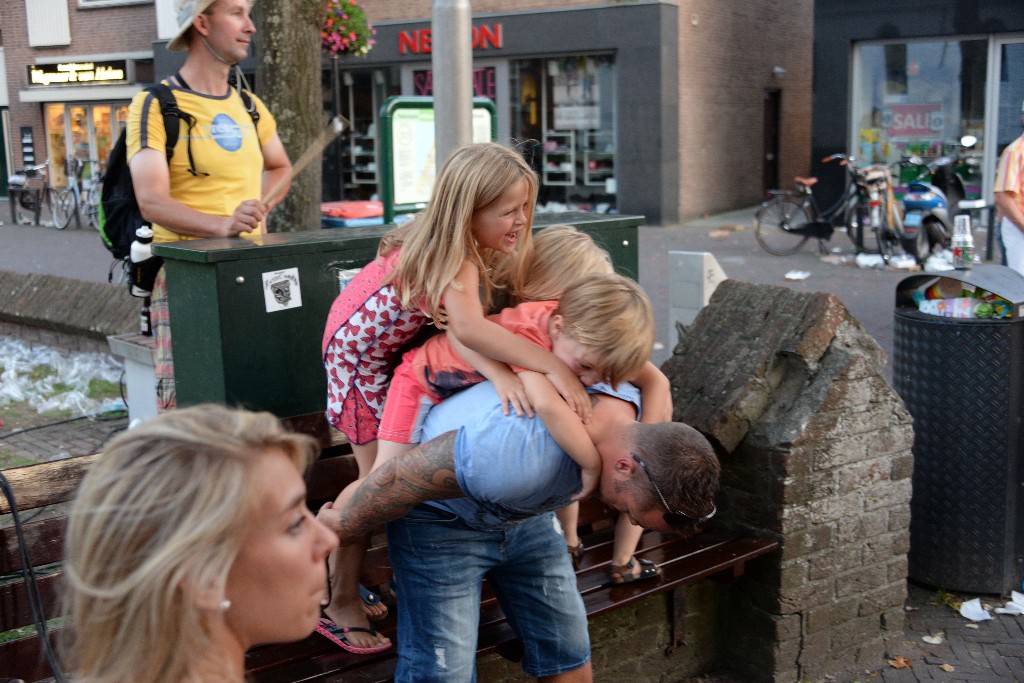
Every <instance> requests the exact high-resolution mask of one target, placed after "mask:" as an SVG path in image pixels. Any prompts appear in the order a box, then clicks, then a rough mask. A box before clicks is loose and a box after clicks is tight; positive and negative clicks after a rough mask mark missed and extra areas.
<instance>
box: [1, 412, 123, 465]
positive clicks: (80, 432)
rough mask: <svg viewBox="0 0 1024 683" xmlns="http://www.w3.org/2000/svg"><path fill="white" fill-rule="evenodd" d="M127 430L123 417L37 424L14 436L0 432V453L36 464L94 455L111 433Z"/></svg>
mask: <svg viewBox="0 0 1024 683" xmlns="http://www.w3.org/2000/svg"><path fill="white" fill-rule="evenodd" d="M127 426H128V418H127V416H118V417H85V418H77V419H72V420H68V421H61V422H56V423H49V422H46V421H40V422H39V423H37V424H36V425H34V426H32V427H27V428H25V429H22V430H20V431H17V432H7V431H6V429H2V428H0V451H4V452H6V453H9V454H11V455H13V456H15V457H17V458H18V459H21V458H31V459H32V460H35V461H38V462H46V461H49V460H57V459H60V458H66V457H71V456H76V455H92V454H93V453H98V452H99V450H100V448H101V447H102V446H103V444H104V443H105V442H106V441H107V439H109V438H110V437H111V436H113V435H114V434H115V433H117V432H119V431H121V430H123V429H125V428H126V427H127Z"/></svg>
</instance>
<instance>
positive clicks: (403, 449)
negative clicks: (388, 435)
mask: <svg viewBox="0 0 1024 683" xmlns="http://www.w3.org/2000/svg"><path fill="white" fill-rule="evenodd" d="M377 444H378V445H377V457H376V459H375V460H374V461H373V467H371V468H370V471H371V472H372V471H373V470H375V469H377V468H378V467H380V466H381V465H383V464H384V463H386V462H387V461H389V460H393V459H395V458H397V457H399V456H400V455H403V454H405V453H408V452H409V451H411V450H412V448H413V446H415V445H416V444H414V443H397V442H395V441H385V440H383V439H381V440H380V441H378V442H377Z"/></svg>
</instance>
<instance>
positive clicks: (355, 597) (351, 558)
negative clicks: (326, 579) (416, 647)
mask: <svg viewBox="0 0 1024 683" xmlns="http://www.w3.org/2000/svg"><path fill="white" fill-rule="evenodd" d="M366 542H367V539H366V538H365V537H364V538H361V539H358V540H355V541H353V542H352V543H351V544H349V545H344V546H342V547H340V548H338V549H337V550H335V551H334V552H332V553H331V567H332V571H331V579H330V580H331V604H329V605H328V606H327V607H326V608H324V614H326V615H327V616H328V617H329V618H330V619H331V621H333V622H334V623H335V624H337V625H338V626H341V627H345V626H349V627H351V626H360V627H362V628H370V621H369V619H368V618H367V615H366V611H365V610H366V609H367V607H368V605H366V604H365V603H364V602H363V601H362V599H361V598H360V597H359V572H360V569H361V568H362V565H363V557H364V555H365V554H366ZM379 607H383V603H382V604H381V605H380V606H379ZM386 613H387V609H386V608H385V609H384V610H383V611H382V612H381V614H386ZM345 637H346V639H347V640H348V641H349V642H350V643H351V644H352V645H354V646H356V647H374V646H376V645H384V644H385V643H388V642H390V639H389V638H387V637H386V636H384V635H381V634H380V633H376V634H374V633H364V632H362V631H352V632H349V633H347V634H346V635H345Z"/></svg>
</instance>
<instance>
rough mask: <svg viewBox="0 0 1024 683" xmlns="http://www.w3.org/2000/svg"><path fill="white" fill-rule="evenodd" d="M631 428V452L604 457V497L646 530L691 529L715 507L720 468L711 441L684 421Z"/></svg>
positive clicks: (637, 424) (635, 425)
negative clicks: (609, 457)
mask: <svg viewBox="0 0 1024 683" xmlns="http://www.w3.org/2000/svg"><path fill="white" fill-rule="evenodd" d="M628 429H629V432H628V434H627V435H626V443H627V445H628V448H629V450H628V452H625V453H620V454H618V455H616V456H615V457H614V458H611V459H608V458H606V459H605V470H604V474H602V477H601V497H602V498H603V499H604V500H605V502H607V503H608V504H609V505H611V506H612V507H614V508H616V509H617V510H619V511H620V512H626V513H628V514H629V516H630V517H631V518H632V519H633V521H634V523H636V524H639V525H640V526H643V527H645V528H648V529H654V530H656V531H664V532H675V533H684V534H685V533H692V532H693V531H694V530H696V528H697V526H698V525H699V524H700V523H701V522H704V521H707V520H708V519H710V518H711V517H712V516H713V515H714V513H715V511H716V508H715V495H716V494H717V493H718V478H719V474H720V471H721V468H720V466H719V463H718V458H717V457H716V456H715V451H714V449H713V448H712V447H711V444H710V443H708V440H707V439H705V438H704V436H703V435H701V433H700V432H698V431H697V430H696V429H694V428H693V427H690V426H689V425H685V424H683V423H681V422H662V423H658V424H640V423H635V424H632V425H630V426H629V428H628Z"/></svg>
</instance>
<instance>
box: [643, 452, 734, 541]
mask: <svg viewBox="0 0 1024 683" xmlns="http://www.w3.org/2000/svg"><path fill="white" fill-rule="evenodd" d="M630 455H631V456H633V460H635V461H636V462H637V464H638V465H640V467H641V468H643V471H644V474H646V475H647V478H648V479H650V480H651V484H653V485H654V490H655V491H656V492H657V494H658V498H661V504H662V505H664V506H665V509H666V510H668V512H666V513H664V514H663V515H662V518H664V520H665V523H666V524H668V525H669V526H673V527H678V526H684V525H687V524H692V523H694V522H706V521H708V520H709V519H711V518H712V517H714V516H715V513H716V512H718V508H717V507H716V506H715V505H714V504H712V505H711V512H709V513H708V514H706V515H704V516H703V517H695V516H693V515H688V514H686V513H685V512H683V511H681V510H673V509H672V508H671V507H669V504H668V501H667V500H665V494H663V493H662V492H661V487H660V486H658V482H656V481H654V475H652V474H651V470H650V468H649V467H648V466H647V463H645V462H644V461H643V459H642V458H641V457H640V456H639V455H637V454H636V453H630Z"/></svg>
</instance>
